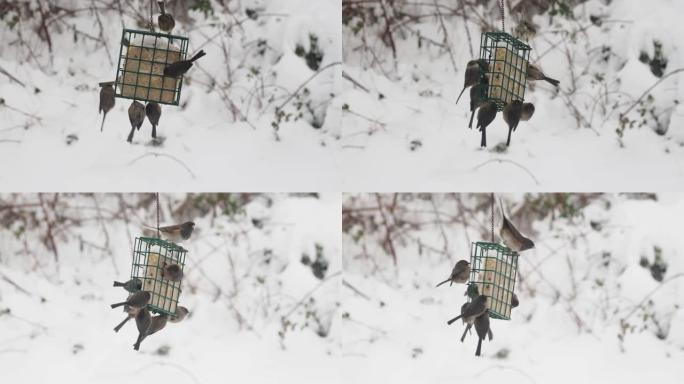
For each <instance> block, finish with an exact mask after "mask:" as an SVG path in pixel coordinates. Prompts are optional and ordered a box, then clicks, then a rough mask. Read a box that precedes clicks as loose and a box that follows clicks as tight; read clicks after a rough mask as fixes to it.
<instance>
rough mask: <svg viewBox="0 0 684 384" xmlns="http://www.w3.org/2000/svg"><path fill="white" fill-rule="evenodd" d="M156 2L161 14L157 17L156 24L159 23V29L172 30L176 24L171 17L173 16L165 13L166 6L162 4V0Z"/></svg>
mask: <svg viewBox="0 0 684 384" xmlns="http://www.w3.org/2000/svg"><path fill="white" fill-rule="evenodd" d="M157 4H158V5H159V11H160V12H161V15H159V17H157V25H159V29H161V30H162V31H164V32H167V33H169V32H171V30H173V27H175V26H176V21H175V20H174V19H173V16H171V15H170V14H168V13H166V7H165V6H164V2H163V1H157Z"/></svg>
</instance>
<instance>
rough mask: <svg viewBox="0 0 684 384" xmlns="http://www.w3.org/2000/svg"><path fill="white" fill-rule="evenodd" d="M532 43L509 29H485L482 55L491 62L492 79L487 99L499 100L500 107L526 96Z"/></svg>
mask: <svg viewBox="0 0 684 384" xmlns="http://www.w3.org/2000/svg"><path fill="white" fill-rule="evenodd" d="M531 50H532V48H530V46H529V45H527V44H525V43H523V42H522V41H520V40H518V39H516V38H515V37H513V36H511V35H509V34H508V33H506V32H485V33H483V34H482V37H481V40H480V59H483V60H485V61H486V62H487V64H488V69H487V72H486V73H485V74H484V75H485V76H486V77H487V79H488V80H489V87H488V88H487V92H486V94H483V95H481V96H482V99H483V100H484V101H493V102H494V103H496V106H497V109H498V110H499V111H501V110H503V108H504V106H505V105H506V104H507V103H509V102H511V101H513V100H520V101H524V100H525V85H526V83H527V64H528V62H529V59H530V51H531Z"/></svg>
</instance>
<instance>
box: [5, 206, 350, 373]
mask: <svg viewBox="0 0 684 384" xmlns="http://www.w3.org/2000/svg"><path fill="white" fill-rule="evenodd" d="M26 196H32V195H26ZM34 197H35V196H34ZM34 197H29V198H27V200H29V199H33V198H34ZM176 197H181V198H182V197H183V196H175V197H173V196H172V197H171V198H170V199H171V200H173V199H175V198H176ZM124 198H125V199H127V200H131V199H130V197H126V196H125V197H124ZM167 198H168V196H167V195H164V196H163V198H162V200H163V201H164V202H166V201H168V200H167ZM62 199H66V200H69V201H70V203H71V206H72V207H74V208H73V210H70V211H69V215H73V214H74V213H75V212H77V210H79V209H80V210H81V212H82V213H84V214H85V213H89V212H92V211H90V209H92V205H93V204H92V199H90V198H89V197H87V196H82V195H78V196H70V197H69V196H62ZM98 200H99V201H100V204H101V208H102V209H103V210H105V211H106V210H109V209H116V207H117V206H118V205H117V204H116V202H117V201H118V200H117V198H116V197H110V198H108V197H103V196H102V195H100V196H98ZM271 203H272V205H271ZM340 204H341V203H340V200H339V197H337V196H335V195H326V196H322V197H321V198H320V199H315V198H311V197H292V196H286V195H273V196H265V197H263V198H257V199H255V200H253V201H252V202H251V203H250V206H253V205H260V206H261V208H259V209H261V210H262V211H264V212H265V214H264V215H263V216H262V218H263V220H264V221H263V229H257V228H255V227H254V226H253V225H252V223H251V220H250V219H249V218H248V217H247V216H245V215H238V216H236V218H237V219H236V220H235V221H230V220H227V218H226V217H225V216H219V217H217V218H213V219H212V218H211V217H201V218H197V219H195V221H196V224H197V226H196V231H195V233H194V234H193V237H192V238H191V239H190V240H188V241H186V242H184V243H183V246H184V247H186V248H187V249H188V251H189V253H188V257H187V260H186V266H185V276H184V281H183V292H182V295H181V298H180V304H181V305H184V306H186V307H188V308H189V309H190V311H191V317H190V318H188V319H186V320H184V321H183V322H181V323H178V324H171V323H169V324H168V325H167V327H166V328H165V329H163V330H162V331H161V332H159V333H157V334H154V335H151V336H149V337H148V338H147V339H146V340H145V341H144V342H143V343H142V345H141V348H140V351H139V352H136V351H134V350H133V347H132V345H133V343H134V342H135V339H136V337H137V329H136V326H135V322H134V321H130V322H129V323H128V324H126V325H125V326H124V328H122V329H121V331H120V332H119V333H115V332H114V331H113V330H112V328H113V327H114V326H115V325H116V324H118V323H119V322H120V321H121V320H122V319H123V318H124V317H125V315H124V314H123V313H122V311H121V309H110V307H109V304H111V303H115V302H119V301H121V300H122V299H125V297H126V295H125V292H124V291H123V290H121V288H113V287H112V280H119V281H125V280H127V276H130V263H131V248H132V246H133V245H132V244H131V243H130V241H129V238H128V235H127V232H130V234H131V235H132V236H137V235H140V234H141V232H140V231H141V228H142V227H139V224H141V223H139V222H138V221H140V222H142V223H145V219H144V218H147V220H148V222H149V220H151V218H152V217H153V216H154V214H153V213H151V212H143V211H140V212H135V216H136V217H135V218H131V220H132V221H131V224H130V226H128V227H126V225H125V224H123V221H120V222H117V223H114V224H108V225H107V230H108V232H109V236H110V237H109V238H110V241H111V244H112V248H111V249H113V252H112V254H111V255H109V254H107V253H106V252H103V251H101V250H98V249H97V248H94V247H92V246H90V245H89V244H97V245H102V244H103V240H104V237H103V236H104V235H103V233H102V231H101V228H100V226H99V224H98V225H96V226H95V225H94V226H89V225H88V224H86V225H85V226H84V227H82V228H79V229H77V233H76V234H75V235H76V236H75V237H76V240H73V241H68V242H67V241H64V242H62V241H60V242H59V244H58V246H59V256H60V261H59V263H58V264H55V263H54V262H53V261H52V259H53V256H52V254H51V253H49V252H48V251H40V249H41V247H42V245H41V241H40V239H38V238H33V237H32V236H34V234H31V233H28V234H27V237H28V242H29V243H30V244H31V249H32V250H35V252H36V253H39V252H43V253H40V254H37V255H36V256H35V257H34V256H32V255H27V254H23V253H21V251H22V249H23V246H22V244H21V243H22V241H21V240H20V239H23V235H21V236H20V237H19V238H16V237H15V233H14V232H13V231H9V230H0V312H2V314H1V315H0V369H1V370H2V381H3V382H13V383H45V382H49V383H74V384H78V383H84V384H85V383H122V382H126V383H150V382H161V381H163V382H168V383H219V382H232V381H238V382H246V383H247V382H248V383H283V382H297V383H320V382H339V381H338V380H337V378H336V376H337V374H336V373H337V369H338V368H337V367H338V356H339V353H338V351H339V335H340V328H339V322H338V321H337V317H336V316H334V313H335V312H336V309H337V303H338V301H339V297H338V293H339V282H340V277H339V273H340V271H341V262H340V261H341V255H340V253H341V249H340V233H341V229H340V225H339V223H340V222H341V217H340V210H339V207H340ZM250 206H247V207H245V208H246V209H247V210H254V209H256V208H255V207H250ZM267 206H268V208H266V207H267ZM65 213H66V212H65ZM129 214H130V212H129ZM138 215H139V217H138ZM162 217H163V218H164V217H167V216H165V215H163V216H162ZM86 223H87V221H86ZM14 229H16V228H14ZM78 238H80V239H82V240H83V241H84V243H83V244H85V245H83V244H81V245H80V246H79V241H78V240H77V239H78ZM315 244H320V245H321V246H322V247H323V249H324V252H325V257H326V258H327V260H328V261H329V263H330V265H329V268H328V271H327V274H326V279H325V280H319V279H317V278H315V277H314V276H313V274H312V273H311V269H310V268H309V267H307V266H305V265H303V264H302V263H301V262H300V258H301V256H302V253H304V252H306V253H308V254H312V253H313V252H314V246H315ZM266 249H269V250H271V251H272V253H271V254H270V255H271V258H270V260H268V261H267V257H266V255H267V254H266V253H265V250H266ZM229 257H230V258H232V260H233V265H231V264H230V263H229V261H228V260H229ZM5 277H6V278H8V279H10V280H11V281H13V282H14V283H16V284H18V285H19V286H21V287H22V288H24V289H26V290H27V291H28V292H29V293H28V294H27V293H23V292H21V291H20V290H19V289H17V288H15V287H14V286H13V285H12V284H10V283H9V282H8V280H6V279H5ZM235 278H237V280H235ZM262 279H263V282H260V280H262ZM219 288H220V290H221V292H222V293H218V289H219ZM309 297H311V298H312V299H313V300H315V302H314V303H313V304H311V305H309V304H307V303H308V298H309ZM305 299H306V300H305ZM300 300H303V304H301V305H299V306H298V305H297V303H298V302H299V301H300ZM233 308H237V310H238V311H239V312H240V314H241V315H242V316H243V321H244V323H243V324H242V325H241V324H239V322H238V321H237V317H236V315H235V312H234V310H233ZM7 309H9V310H10V311H11V312H10V313H9V314H7V313H4V310H7ZM305 310H306V311H309V310H311V311H315V313H317V315H318V316H319V317H320V320H321V322H322V323H323V324H324V325H325V327H327V328H328V329H329V331H330V333H329V334H328V335H327V336H326V337H320V336H318V335H317V334H316V332H315V331H314V330H315V327H314V326H313V325H314V324H312V323H311V321H310V320H309V326H304V324H305V323H306V320H305V316H306V315H305ZM288 313H291V314H290V315H289V316H288V319H289V320H290V321H292V322H293V323H294V324H295V329H289V330H288V331H287V332H286V334H285V336H284V338H283V339H282V340H281V338H280V337H279V335H278V332H279V331H280V330H281V325H280V324H281V323H280V319H281V316H287V315H288ZM161 347H166V348H168V354H167V355H165V356H164V355H159V354H158V353H156V352H157V351H158V350H159V349H160V348H161Z"/></svg>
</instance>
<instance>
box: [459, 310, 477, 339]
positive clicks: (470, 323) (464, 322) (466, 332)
mask: <svg viewBox="0 0 684 384" xmlns="http://www.w3.org/2000/svg"><path fill="white" fill-rule="evenodd" d="M469 304H470V303H468V302H466V303H463V305H462V306H461V316H463V312H465V310H466V308H468V305H469ZM461 319H462V320H463V324H465V325H466V327H465V329H464V330H463V336H461V343H462V342H463V341H464V340H465V337H466V335H467V334H468V331H470V328H471V327H472V326H473V322H472V321H471V322H468V321H466V318H465V317H461ZM468 320H470V318H468ZM473 320H474V319H473Z"/></svg>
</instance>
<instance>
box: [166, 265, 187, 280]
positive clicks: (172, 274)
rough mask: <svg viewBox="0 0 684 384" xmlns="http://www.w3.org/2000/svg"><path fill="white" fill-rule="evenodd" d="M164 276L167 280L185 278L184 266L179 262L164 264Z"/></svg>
mask: <svg viewBox="0 0 684 384" xmlns="http://www.w3.org/2000/svg"><path fill="white" fill-rule="evenodd" d="M163 276H164V278H165V279H166V280H169V281H173V282H178V281H181V279H182V278H183V268H181V267H180V265H178V264H168V265H165V266H164V272H163Z"/></svg>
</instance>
